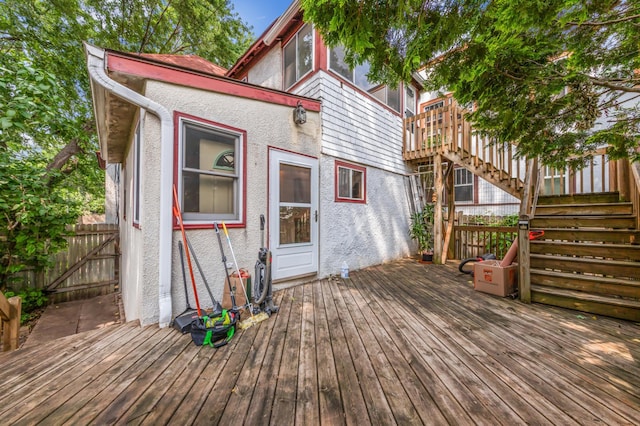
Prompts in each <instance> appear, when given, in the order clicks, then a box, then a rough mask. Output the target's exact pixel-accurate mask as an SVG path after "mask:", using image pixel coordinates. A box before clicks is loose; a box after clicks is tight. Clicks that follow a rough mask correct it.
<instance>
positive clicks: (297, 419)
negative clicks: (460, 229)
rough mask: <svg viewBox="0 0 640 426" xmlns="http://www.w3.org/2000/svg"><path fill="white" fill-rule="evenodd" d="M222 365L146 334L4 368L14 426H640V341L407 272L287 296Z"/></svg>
mask: <svg viewBox="0 0 640 426" xmlns="http://www.w3.org/2000/svg"><path fill="white" fill-rule="evenodd" d="M276 299H277V303H278V304H279V305H280V312H279V313H278V314H276V315H274V316H273V317H271V318H270V319H269V320H267V321H264V322H262V323H260V324H259V325H257V326H255V327H251V328H249V329H247V330H243V331H240V332H239V333H238V334H237V335H236V336H235V337H234V339H233V340H232V341H231V343H230V344H229V345H227V346H225V347H223V348H220V349H218V350H214V349H212V348H209V347H205V348H202V347H196V346H194V345H193V343H192V342H191V339H190V337H189V336H188V335H182V334H180V333H178V332H177V331H176V330H173V329H170V328H165V329H158V328H157V326H151V327H145V328H141V327H139V326H138V325H136V324H134V323H129V324H124V325H121V326H112V327H108V328H104V329H101V330H96V331H92V332H88V333H84V334H79V335H75V336H70V337H67V338H63V339H59V340H57V341H55V342H53V343H51V344H50V345H47V346H41V347H31V348H28V349H21V350H17V351H13V352H9V353H2V354H0V365H2V368H1V369H0V389H1V390H2V392H0V423H1V424H36V423H37V424H78V423H81V424H151V425H155V424H207V425H211V424H250V425H253V424H282V425H293V424H305V425H320V424H323V425H324V424H430V425H439V424H461V425H472V424H492V425H493V424H496V425H497V424H508V425H512V424H595V423H601V424H636V423H637V420H638V419H639V418H640V394H639V393H638V389H639V388H640V366H639V365H638V362H637V360H638V358H639V357H640V341H639V340H638V325H637V324H635V323H632V322H628V321H622V320H613V319H610V318H605V317H600V316H597V317H596V316H593V315H588V314H580V313H577V312H575V311H569V310H564V309H559V308H552V307H548V306H544V305H537V304H533V305H525V304H523V303H521V302H519V301H514V300H511V299H508V298H507V299H503V298H498V297H495V296H490V295H487V294H484V293H479V292H476V291H474V290H473V288H472V286H471V284H470V282H469V278H468V276H466V275H462V274H460V273H458V271H457V269H456V268H455V266H447V265H422V264H420V263H418V262H416V261H414V260H403V261H399V262H395V263H391V264H386V265H382V266H376V267H371V268H368V269H365V270H361V271H353V272H352V273H351V278H350V279H349V280H341V279H331V280H322V281H317V282H314V283H309V284H305V285H300V286H296V287H291V288H288V289H286V290H281V291H278V292H276Z"/></svg>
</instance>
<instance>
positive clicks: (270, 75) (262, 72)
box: [247, 43, 282, 90]
mask: <svg viewBox="0 0 640 426" xmlns="http://www.w3.org/2000/svg"><path fill="white" fill-rule="evenodd" d="M247 80H248V82H249V83H252V84H257V85H259V86H263V87H268V88H271V89H276V90H282V49H280V43H277V45H275V48H273V49H271V50H270V51H269V53H267V54H266V55H265V56H264V57H263V58H262V59H261V60H260V61H259V62H258V63H257V64H256V65H254V66H253V67H252V68H251V69H250V70H249V72H248V73H247Z"/></svg>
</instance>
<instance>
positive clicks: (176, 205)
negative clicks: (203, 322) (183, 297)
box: [173, 185, 202, 317]
mask: <svg viewBox="0 0 640 426" xmlns="http://www.w3.org/2000/svg"><path fill="white" fill-rule="evenodd" d="M173 202H174V206H173V214H174V216H175V217H176V219H177V220H178V224H179V225H180V232H181V233H182V243H183V245H184V252H185V254H186V258H187V265H189V275H190V276H191V285H192V286H193V296H194V298H195V299H196V310H197V311H198V316H199V317H201V316H202V312H201V310H200V300H199V299H198V290H197V289H196V278H195V277H194V276H193V266H192V265H191V255H190V254H189V247H188V246H187V234H185V232H184V224H183V223H182V213H181V211H182V210H180V202H179V201H178V191H177V190H176V186H175V185H173Z"/></svg>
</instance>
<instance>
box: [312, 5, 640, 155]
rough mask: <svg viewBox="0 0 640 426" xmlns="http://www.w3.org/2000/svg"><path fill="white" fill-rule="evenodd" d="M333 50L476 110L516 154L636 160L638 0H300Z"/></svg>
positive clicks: (375, 73)
mask: <svg viewBox="0 0 640 426" xmlns="http://www.w3.org/2000/svg"><path fill="white" fill-rule="evenodd" d="M301 4H302V8H303V10H304V14H305V19H306V20H308V21H310V22H313V24H314V25H315V26H316V28H317V29H318V30H319V31H320V32H321V34H322V36H323V38H324V40H325V42H327V43H328V44H329V45H335V44H337V43H342V44H344V46H345V47H346V50H347V52H348V59H349V60H350V61H351V63H352V64H357V63H360V62H362V61H365V60H368V61H369V62H370V64H371V74H370V77H371V78H373V79H376V80H378V81H383V82H397V81H398V80H404V81H410V79H411V76H412V73H413V72H415V71H417V70H419V69H421V68H423V67H426V68H427V70H428V74H429V78H428V80H427V83H426V89H428V90H434V91H442V90H445V91H451V92H452V93H453V95H454V96H455V98H456V99H457V100H458V101H459V102H460V104H463V105H464V104H466V105H473V112H471V113H470V114H469V117H468V118H469V120H470V121H472V122H473V125H474V127H475V128H476V129H478V130H481V131H483V132H486V133H488V134H489V135H492V136H494V137H495V138H496V139H497V140H498V141H499V142H512V143H515V144H516V145H517V149H518V153H519V154H520V155H522V156H527V157H533V156H539V157H541V159H542V160H543V162H545V163H546V164H549V165H553V166H556V167H562V166H564V165H566V164H567V163H571V164H573V165H580V164H581V163H582V160H580V159H577V158H576V157H578V156H582V155H585V154H588V153H589V152H590V151H592V150H593V149H594V148H595V147H597V146H601V145H603V144H608V145H610V146H611V148H610V151H609V152H610V155H611V156H612V157H613V158H621V157H629V158H631V159H632V160H636V161H638V160H640V153H639V152H638V150H637V147H638V142H639V136H638V135H639V134H640V117H639V115H638V112H639V111H638V107H637V104H638V102H637V97H638V94H640V87H639V86H640V85H639V83H640V72H639V71H640V63H639V62H640V55H639V54H638V45H639V43H640V1H638V0H601V1H575V0H547V1H531V0H494V1H484V0H481V1H478V0H460V1H456V0H441V1H429V0H407V1H403V2H392V1H379V0H360V1H345V0H320V1H318V0H301Z"/></svg>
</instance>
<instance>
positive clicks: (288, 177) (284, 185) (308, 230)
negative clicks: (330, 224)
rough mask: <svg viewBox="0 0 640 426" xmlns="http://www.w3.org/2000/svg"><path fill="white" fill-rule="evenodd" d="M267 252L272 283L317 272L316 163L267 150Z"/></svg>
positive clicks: (298, 156)
mask: <svg viewBox="0 0 640 426" xmlns="http://www.w3.org/2000/svg"><path fill="white" fill-rule="evenodd" d="M269 248H270V250H271V253H272V257H273V260H272V268H271V274H272V277H273V279H274V280H277V279H283V278H290V277H295V276H299V275H308V274H312V273H315V272H318V160H317V159H315V158H310V157H306V156H303V155H296V154H292V153H289V152H283V151H279V150H276V149H271V150H269Z"/></svg>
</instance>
